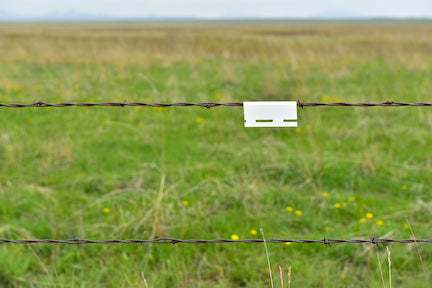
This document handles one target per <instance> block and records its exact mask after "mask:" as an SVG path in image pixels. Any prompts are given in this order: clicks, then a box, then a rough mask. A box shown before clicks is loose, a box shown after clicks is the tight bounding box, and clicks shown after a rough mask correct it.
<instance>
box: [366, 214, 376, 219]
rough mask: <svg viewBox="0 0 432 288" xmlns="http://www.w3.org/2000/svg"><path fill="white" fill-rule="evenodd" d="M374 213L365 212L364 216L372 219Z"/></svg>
mask: <svg viewBox="0 0 432 288" xmlns="http://www.w3.org/2000/svg"><path fill="white" fill-rule="evenodd" d="M373 217H374V215H373V214H372V213H366V218H369V219H372V218H373Z"/></svg>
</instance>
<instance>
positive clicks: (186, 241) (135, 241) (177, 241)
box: [0, 101, 432, 246]
mask: <svg viewBox="0 0 432 288" xmlns="http://www.w3.org/2000/svg"><path fill="white" fill-rule="evenodd" d="M127 106H132V107H137V106H138V107H139V106H147V107H161V108H164V107H171V106H176V107H189V106H196V107H203V108H208V109H209V108H213V107H219V106H224V107H241V106H243V103H242V102H230V103H219V102H202V103H190V102H176V103H145V102H130V103H129V102H126V101H124V102H99V103H84V102H76V103H71V102H65V103H47V102H42V101H38V102H35V103H29V104H18V103H0V107H4V108H31V107H33V108H47V107H57V108H62V107H63V108H64V107H127ZM297 106H298V107H300V108H304V107H323V106H327V107H432V103H428V102H415V103H406V102H396V101H385V102H381V103H363V102H360V103H347V102H333V103H323V102H306V103H303V102H300V101H297ZM211 243H213V244H215V243H219V244H223V243H243V244H254V243H276V244H280V243H283V244H285V243H299V244H325V245H328V246H331V244H341V243H350V244H373V245H378V244H382V243H402V244H417V243H432V239H388V238H375V237H373V238H371V239H333V238H329V239H327V238H323V239H318V240H314V239H267V240H264V239H238V240H234V239H209V240H206V239H177V238H166V237H165V238H155V239H149V240H143V239H125V240H121V239H103V240H94V239H93V240H92V239H79V238H77V237H75V238H73V239H64V240H56V239H21V240H14V239H2V238H0V244H75V245H82V244H211Z"/></svg>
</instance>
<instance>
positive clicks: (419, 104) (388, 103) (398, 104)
mask: <svg viewBox="0 0 432 288" xmlns="http://www.w3.org/2000/svg"><path fill="white" fill-rule="evenodd" d="M297 105H298V106H299V107H301V108H303V107H321V106H331V107H338V106H339V107H377V106H378V107H402V106H412V107H430V106H432V103H427V102H416V103H406V102H395V101H385V102H381V103H346V102H334V103H320V102H309V103H307V102H306V103H303V102H300V101H298V102H297ZM95 106H99V107H100V106H110V107H125V106H135V107H136V106H148V107H162V108H164V107H171V106H177V107H188V106H197V107H204V108H213V107H218V106H225V107H238V106H243V103H242V102H231V103H217V102H203V103H189V102H177V103H144V102H130V103H128V102H126V101H125V102H99V103H80V102H79V103H72V102H66V103H47V102H42V101H38V102H35V103H30V104H19V103H0V107H8V108H26V107H38V108H43V107H95Z"/></svg>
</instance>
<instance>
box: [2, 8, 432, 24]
mask: <svg viewBox="0 0 432 288" xmlns="http://www.w3.org/2000/svg"><path fill="white" fill-rule="evenodd" d="M368 19H381V20H384V21H385V20H386V19H387V20H396V21H397V20H420V18H400V19H392V18H390V17H378V18H377V17H370V16H366V15H362V14H358V13H354V12H349V11H326V12H323V13H319V14H316V15H313V16H311V17H303V18H296V17H292V18H289V17H287V18H265V17H257V16H254V15H245V14H238V13H232V14H227V15H224V16H222V17H217V18H206V17H197V16H178V17H173V16H161V15H153V14H149V15H143V16H116V15H107V14H92V13H82V12H78V11H74V10H71V11H67V12H61V13H47V14H43V15H24V14H16V13H10V12H6V11H0V22H63V21H65V22H68V21H70V22H79V21H84V22H90V21H95V22H97V21H101V22H102V21H176V20H178V21H188V20H189V21H195V20H203V21H207V20H211V21H219V20H222V21H223V20H239V21H242V20H250V21H254V20H282V21H284V20H287V21H291V20H292V21H308V20H360V21H362V20H368ZM423 20H428V19H427V18H423Z"/></svg>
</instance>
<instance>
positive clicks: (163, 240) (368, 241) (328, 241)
mask: <svg viewBox="0 0 432 288" xmlns="http://www.w3.org/2000/svg"><path fill="white" fill-rule="evenodd" d="M265 241H266V242H267V243H301V244H312V243H321V244H326V245H330V244H339V243H351V244H380V243H404V244H411V243H432V239H387V238H372V239H349V240H347V239H333V238H331V239H327V238H323V239H321V240H311V239H267V240H265ZM262 242H264V240H263V239H240V240H232V239H211V240H204V239H186V240H185V239H176V238H156V239H150V240H141V239H126V240H120V239H105V240H89V239H79V238H73V239H65V240H55V239H24V240H13V239H0V244H36V243H44V244H117V243H120V244H145V243H153V244H178V243H184V244H208V243H245V244H252V243H262Z"/></svg>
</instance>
